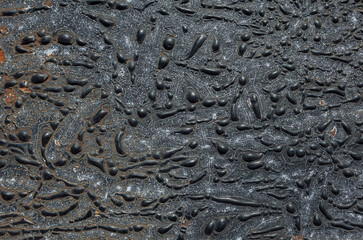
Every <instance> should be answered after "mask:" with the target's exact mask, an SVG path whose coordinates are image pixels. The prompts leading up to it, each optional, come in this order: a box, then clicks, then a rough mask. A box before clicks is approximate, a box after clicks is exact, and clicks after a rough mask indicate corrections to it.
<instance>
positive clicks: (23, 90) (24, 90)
mask: <svg viewBox="0 0 363 240" xmlns="http://www.w3.org/2000/svg"><path fill="white" fill-rule="evenodd" d="M19 90H20V91H22V92H23V93H30V92H31V91H30V89H29V88H19Z"/></svg>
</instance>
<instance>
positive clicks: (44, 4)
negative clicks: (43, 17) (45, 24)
mask: <svg viewBox="0 0 363 240" xmlns="http://www.w3.org/2000/svg"><path fill="white" fill-rule="evenodd" d="M43 6H48V7H52V6H53V5H52V2H51V1H50V0H44V2H43Z"/></svg>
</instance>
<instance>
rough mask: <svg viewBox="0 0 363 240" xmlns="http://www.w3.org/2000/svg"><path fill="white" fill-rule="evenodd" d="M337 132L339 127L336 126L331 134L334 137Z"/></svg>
mask: <svg viewBox="0 0 363 240" xmlns="http://www.w3.org/2000/svg"><path fill="white" fill-rule="evenodd" d="M336 133H337V128H336V127H335V126H334V127H333V129H332V130H331V131H330V136H331V137H334V136H335V134H336Z"/></svg>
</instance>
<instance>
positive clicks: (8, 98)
mask: <svg viewBox="0 0 363 240" xmlns="http://www.w3.org/2000/svg"><path fill="white" fill-rule="evenodd" d="M17 98H18V97H17V96H16V93H15V91H14V89H12V88H7V89H6V90H5V93H4V97H3V100H4V102H5V104H6V105H11V104H13V103H14V102H15V101H16V99H17Z"/></svg>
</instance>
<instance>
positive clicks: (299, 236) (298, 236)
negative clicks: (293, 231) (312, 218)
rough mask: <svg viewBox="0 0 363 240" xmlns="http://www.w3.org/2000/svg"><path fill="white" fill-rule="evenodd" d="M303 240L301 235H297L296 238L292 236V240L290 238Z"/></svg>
mask: <svg viewBox="0 0 363 240" xmlns="http://www.w3.org/2000/svg"><path fill="white" fill-rule="evenodd" d="M303 239H304V238H303V236H301V235H297V236H294V237H293V238H292V240H303Z"/></svg>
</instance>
